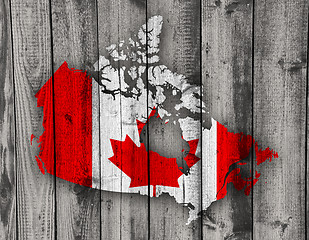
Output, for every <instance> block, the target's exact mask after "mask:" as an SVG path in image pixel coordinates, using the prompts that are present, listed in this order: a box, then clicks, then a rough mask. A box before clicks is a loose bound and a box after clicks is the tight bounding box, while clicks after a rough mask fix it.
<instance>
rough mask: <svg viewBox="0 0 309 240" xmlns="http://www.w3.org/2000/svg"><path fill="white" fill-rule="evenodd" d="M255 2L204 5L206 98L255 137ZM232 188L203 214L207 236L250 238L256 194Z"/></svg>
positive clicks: (231, 124) (234, 127)
mask: <svg viewBox="0 0 309 240" xmlns="http://www.w3.org/2000/svg"><path fill="white" fill-rule="evenodd" d="M252 6H253V3H252V1H251V0H244V1H230V0H223V1H220V0H219V1H215V0H207V1H203V6H202V11H203V14H202V80H203V87H204V88H203V90H204V92H203V94H204V95H203V101H204V102H205V103H206V109H207V111H209V112H210V116H211V117H212V118H213V119H215V120H216V121H218V122H219V123H221V124H223V125H225V126H226V127H227V128H228V130H229V131H231V132H234V133H237V132H239V133H240V132H244V133H245V134H250V135H252V42H253V40H252V28H253V22H252V18H253V7H252ZM203 120H204V119H203ZM204 144H207V143H204ZM205 157H207V156H205ZM249 165H251V164H250V163H249ZM248 174H249V175H250V173H248ZM205 187H206V186H205ZM227 190H228V194H227V196H226V197H225V198H224V199H221V200H219V201H216V202H215V203H214V204H212V205H211V206H210V207H209V208H208V209H207V211H205V212H204V214H203V215H204V216H203V217H204V220H203V224H204V226H203V232H204V237H205V238H206V239H207V238H209V239H223V238H228V237H229V236H235V237H238V238H239V239H251V231H252V224H251V222H252V217H251V215H252V204H251V197H247V196H245V194H244V192H243V191H237V190H236V189H235V187H234V185H233V184H228V185H227ZM206 197H207V196H205V201H206ZM238 238H237V239H238Z"/></svg>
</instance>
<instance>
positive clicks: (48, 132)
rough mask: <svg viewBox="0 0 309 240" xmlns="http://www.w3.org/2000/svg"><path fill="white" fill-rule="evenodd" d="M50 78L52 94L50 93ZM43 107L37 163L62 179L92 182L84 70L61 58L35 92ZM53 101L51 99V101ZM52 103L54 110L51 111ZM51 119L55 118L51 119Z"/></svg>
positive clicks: (89, 95) (89, 88)
mask: <svg viewBox="0 0 309 240" xmlns="http://www.w3.org/2000/svg"><path fill="white" fill-rule="evenodd" d="M53 81H54V94H53ZM35 96H36V98H37V102H38V105H37V106H38V107H43V111H44V118H43V127H44V129H45V131H44V133H43V134H42V136H40V138H39V141H40V145H39V147H40V149H41V151H40V153H39V156H38V160H37V161H38V164H39V167H40V169H41V171H42V172H43V171H44V169H45V170H46V171H47V172H48V173H50V174H53V175H54V174H55V171H54V166H55V162H54V147H55V150H56V176H57V177H59V178H62V179H64V180H67V181H70V182H73V183H76V184H80V185H83V186H88V187H91V186H92V80H91V78H90V76H87V73H86V72H84V71H80V70H75V69H69V68H68V64H67V63H66V62H64V63H63V64H62V65H61V67H60V68H59V69H58V70H57V71H56V72H55V74H54V76H53V78H50V79H49V80H48V81H47V82H46V83H45V85H44V86H43V87H42V88H41V89H40V91H39V92H38V93H37V94H36V95H35ZM53 101H54V103H53ZM53 105H54V106H55V111H53ZM54 120H55V122H54ZM54 126H55V137H54Z"/></svg>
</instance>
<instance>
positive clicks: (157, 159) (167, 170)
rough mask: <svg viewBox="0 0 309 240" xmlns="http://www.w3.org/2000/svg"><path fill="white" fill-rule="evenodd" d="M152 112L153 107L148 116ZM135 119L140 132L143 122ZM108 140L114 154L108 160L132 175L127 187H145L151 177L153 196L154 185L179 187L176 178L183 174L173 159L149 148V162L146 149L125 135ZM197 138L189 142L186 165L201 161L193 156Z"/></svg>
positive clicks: (153, 112) (128, 174)
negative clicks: (123, 138)
mask: <svg viewBox="0 0 309 240" xmlns="http://www.w3.org/2000/svg"><path fill="white" fill-rule="evenodd" d="M154 114H155V110H153V111H152V112H151V114H150V116H149V117H151V116H153V115H154ZM136 122H137V126H138V130H139V133H140V132H141V130H142V128H143V127H144V125H145V124H146V123H143V122H141V121H138V120H136ZM110 141H111V145H112V148H113V152H114V156H113V157H111V158H109V160H110V161H111V162H112V163H113V164H115V165H116V166H117V167H118V168H119V169H120V170H122V171H123V172H124V173H125V174H126V175H127V176H129V177H130V178H131V183H130V188H132V187H139V186H148V179H149V180H150V182H149V185H152V186H153V187H154V188H153V196H155V192H156V186H157V185H161V186H168V187H176V188H179V184H178V178H179V177H180V176H181V175H182V174H183V173H182V172H181V171H180V170H179V168H178V165H177V163H176V158H166V157H162V156H160V155H159V154H158V153H156V152H153V151H149V165H148V152H147V151H146V148H145V145H144V144H143V143H141V146H140V147H138V146H137V145H136V144H135V143H134V142H133V141H132V139H131V138H130V137H129V136H128V135H127V136H126V138H125V140H124V141H118V140H114V139H111V140H110ZM198 141H199V140H198V139H194V140H191V141H188V143H189V146H190V151H189V154H188V155H187V156H186V157H185V158H184V159H185V160H186V162H187V164H188V166H189V168H191V167H192V166H193V165H194V164H195V163H197V162H198V161H199V160H200V158H198V157H197V156H196V155H195V153H196V149H197V145H198ZM148 166H149V171H148ZM148 174H149V178H148Z"/></svg>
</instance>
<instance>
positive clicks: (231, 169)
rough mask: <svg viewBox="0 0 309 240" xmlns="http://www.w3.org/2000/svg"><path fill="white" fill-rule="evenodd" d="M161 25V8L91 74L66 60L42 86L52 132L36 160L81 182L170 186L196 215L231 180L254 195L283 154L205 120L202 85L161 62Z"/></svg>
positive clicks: (155, 188) (155, 192) (131, 188)
mask: <svg viewBox="0 0 309 240" xmlns="http://www.w3.org/2000/svg"><path fill="white" fill-rule="evenodd" d="M162 27H164V21H163V18H162V17H161V16H153V17H151V18H150V19H149V20H148V23H147V24H144V25H143V26H142V27H141V28H140V29H139V31H138V32H137V33H136V35H134V36H132V37H131V38H129V39H125V40H123V41H120V42H119V43H115V44H112V45H110V46H107V48H106V49H107V50H108V54H107V55H105V56H100V57H99V60H98V61H97V62H96V63H94V65H93V66H94V71H93V72H91V74H90V75H89V73H87V72H86V71H84V70H76V69H70V68H69V66H68V63H66V62H64V63H63V64H62V66H61V67H60V68H59V69H58V70H57V71H56V72H55V73H54V75H53V77H52V78H50V79H49V80H48V81H47V82H46V84H45V85H44V86H43V87H42V88H41V89H40V91H39V92H38V93H37V94H36V98H37V100H38V107H43V109H44V111H43V112H44V119H43V127H44V129H45V131H44V133H43V134H42V136H40V137H39V138H38V140H37V142H39V143H40V145H39V147H40V150H41V151H40V154H39V155H38V156H36V159H35V160H36V161H37V163H38V166H39V168H40V170H41V172H42V173H43V174H45V173H46V172H47V173H50V174H53V175H56V176H57V177H60V178H63V179H65V180H67V181H71V182H73V183H76V184H80V185H83V186H87V187H92V188H97V189H101V190H105V191H114V192H125V193H138V194H142V195H150V197H159V196H160V195H161V194H163V193H167V194H169V195H170V196H171V197H174V198H175V200H176V202H178V203H180V204H186V205H187V206H188V207H189V209H190V212H189V219H188V223H189V222H191V221H192V220H194V219H196V218H197V217H198V213H199V212H201V211H202V210H206V209H207V208H208V207H209V206H210V204H211V203H212V202H214V201H217V200H219V199H222V198H224V197H225V195H226V193H227V190H226V186H227V184H228V183H232V184H233V185H234V186H235V188H236V189H237V190H239V191H244V194H246V195H249V194H250V191H251V189H252V187H253V186H254V185H255V184H256V183H257V182H258V180H259V178H260V176H261V173H260V172H259V171H258V168H257V166H259V165H260V164H262V163H265V162H267V161H268V162H269V161H272V159H274V158H278V153H276V152H275V151H273V150H272V149H270V148H266V149H262V148H260V147H259V145H258V143H257V142H256V141H255V140H254V139H253V137H252V136H250V135H245V134H243V133H233V132H231V131H229V130H228V126H224V125H222V124H220V123H219V122H217V121H216V120H215V119H211V123H212V126H211V127H210V128H209V127H208V128H207V127H206V122H209V121H208V119H207V116H208V115H209V113H208V111H207V109H206V106H205V103H204V102H203V96H202V86H201V85H194V84H190V83H189V81H188V80H187V78H186V76H184V75H182V74H178V73H176V72H172V71H171V70H169V69H168V68H167V67H166V66H165V65H164V63H161V61H160V57H159V53H160V34H161V30H162ZM201 82H202V81H201ZM52 89H53V90H52ZM72 89H73V91H72ZM53 91H54V93H53ZM51 93H53V94H51ZM53 101H54V103H53ZM53 106H55V108H54V107H53ZM54 128H55V129H54ZM54 134H55V136H54ZM34 138H35V137H34V136H31V144H32V141H33V139H34ZM54 149H56V150H55V151H54ZM54 152H56V157H54ZM55 159H56V163H55V162H54V161H55ZM253 164H254V165H255V170H254V171H253V170H252V169H253V167H252V165H253ZM54 167H56V170H54ZM201 186H203V188H201ZM150 189H151V191H150Z"/></svg>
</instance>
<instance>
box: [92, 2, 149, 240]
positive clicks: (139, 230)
mask: <svg viewBox="0 0 309 240" xmlns="http://www.w3.org/2000/svg"><path fill="white" fill-rule="evenodd" d="M98 14H99V22H98V26H99V53H100V55H102V56H107V55H108V54H107V50H106V47H109V46H110V45H111V44H117V45H118V44H119V43H120V41H122V40H124V41H125V44H128V40H129V38H133V36H134V35H135V34H137V33H138V30H139V29H140V28H141V26H142V25H143V24H145V23H146V11H145V7H144V4H143V3H140V2H139V1H131V0H125V1H119V0H113V1H107V0H106V1H105V0H104V1H99V2H98ZM133 39H134V38H133ZM120 67H121V66H118V69H119V68H120ZM127 67H128V68H129V67H130V65H128V66H127ZM123 99H124V97H121V98H120V100H119V104H120V109H118V110H117V111H119V112H118V115H117V119H116V121H117V124H116V123H115V125H114V126H111V129H110V131H119V132H121V135H122V130H121V126H122V125H123V124H125V123H124V122H125V121H126V122H127V121H128V119H123V114H122V113H123V111H129V112H130V113H131V115H132V116H134V114H135V113H136V111H137V110H138V109H135V108H134V106H133V107H132V109H124V108H123V107H122V105H121V101H122V100H123ZM100 101H101V103H100V104H101V105H100V106H101V109H100V112H101V124H106V123H104V117H103V115H104V111H105V109H106V108H108V107H109V106H106V104H104V100H103V99H102V95H101V98H100ZM146 108H147V103H146V102H145V110H146ZM115 111H116V109H115ZM113 128H114V129H113ZM117 128H120V129H117ZM100 137H101V139H102V141H106V140H107V139H106V137H105V136H104V133H101V135H100ZM121 137H122V138H123V139H124V137H125V136H121ZM133 140H136V139H133ZM101 151H104V149H102V150H101ZM102 155H103V153H102ZM135 167H138V166H135ZM104 171H106V169H104V166H102V169H101V172H102V173H103V172H104ZM123 174H124V173H121V175H118V173H116V175H117V177H119V178H121V179H122V175H123ZM104 184H105V179H104V178H103V175H102V177H101V185H102V186H104ZM103 188H104V187H103ZM116 188H117V189H122V181H120V185H118V186H115V190H116ZM136 206H138V210H137V208H136ZM101 226H102V239H147V236H148V198H147V197H145V196H140V195H139V194H132V195H131V196H129V195H128V194H114V193H112V192H107V191H103V192H102V220H101Z"/></svg>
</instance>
